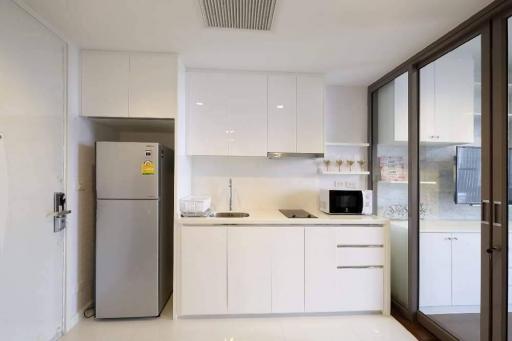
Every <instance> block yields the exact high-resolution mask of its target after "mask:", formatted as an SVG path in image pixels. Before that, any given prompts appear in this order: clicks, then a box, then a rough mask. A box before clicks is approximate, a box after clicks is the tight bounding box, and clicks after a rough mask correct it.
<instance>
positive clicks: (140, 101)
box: [128, 53, 178, 118]
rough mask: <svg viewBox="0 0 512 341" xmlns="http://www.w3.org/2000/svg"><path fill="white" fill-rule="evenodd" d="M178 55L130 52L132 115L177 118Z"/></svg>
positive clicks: (130, 105)
mask: <svg viewBox="0 0 512 341" xmlns="http://www.w3.org/2000/svg"><path fill="white" fill-rule="evenodd" d="M177 77H178V61H177V57H176V56H175V55H172V54H166V53H133V54H131V55H130V86H129V88H130V95H129V105H128V107H129V110H130V117H146V118H175V117H176V112H177V102H178V100H177Z"/></svg>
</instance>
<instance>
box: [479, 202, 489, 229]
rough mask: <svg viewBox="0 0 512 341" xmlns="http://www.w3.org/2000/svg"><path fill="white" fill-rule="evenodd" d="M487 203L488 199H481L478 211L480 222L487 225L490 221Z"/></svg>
mask: <svg viewBox="0 0 512 341" xmlns="http://www.w3.org/2000/svg"><path fill="white" fill-rule="evenodd" d="M489 204H490V201H489V200H482V204H481V205H480V209H481V212H480V217H481V218H480V219H482V224H486V225H489V224H490V221H489V213H490V212H489Z"/></svg>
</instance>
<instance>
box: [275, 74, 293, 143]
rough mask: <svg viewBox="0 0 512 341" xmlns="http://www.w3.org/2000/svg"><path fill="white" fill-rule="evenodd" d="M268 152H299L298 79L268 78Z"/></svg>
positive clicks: (280, 76)
mask: <svg viewBox="0 0 512 341" xmlns="http://www.w3.org/2000/svg"><path fill="white" fill-rule="evenodd" d="M268 151H269V152H291V153H295V152H296V151H297V77H296V76H295V75H278V74H274V75H272V74H271V75H269V76H268Z"/></svg>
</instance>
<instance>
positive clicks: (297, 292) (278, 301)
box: [269, 226, 304, 313]
mask: <svg viewBox="0 0 512 341" xmlns="http://www.w3.org/2000/svg"><path fill="white" fill-rule="evenodd" d="M269 229H271V233H272V312H273V313H298V312H304V228H302V227H297V226H291V227H274V228H270V227H269Z"/></svg>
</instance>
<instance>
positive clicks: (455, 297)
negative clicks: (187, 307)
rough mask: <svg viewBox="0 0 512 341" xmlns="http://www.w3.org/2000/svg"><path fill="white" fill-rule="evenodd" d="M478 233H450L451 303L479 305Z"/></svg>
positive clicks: (479, 255)
mask: <svg viewBox="0 0 512 341" xmlns="http://www.w3.org/2000/svg"><path fill="white" fill-rule="evenodd" d="M480 257H481V254H480V233H454V234H453V235H452V304H453V305H475V306H478V305H480Z"/></svg>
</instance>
